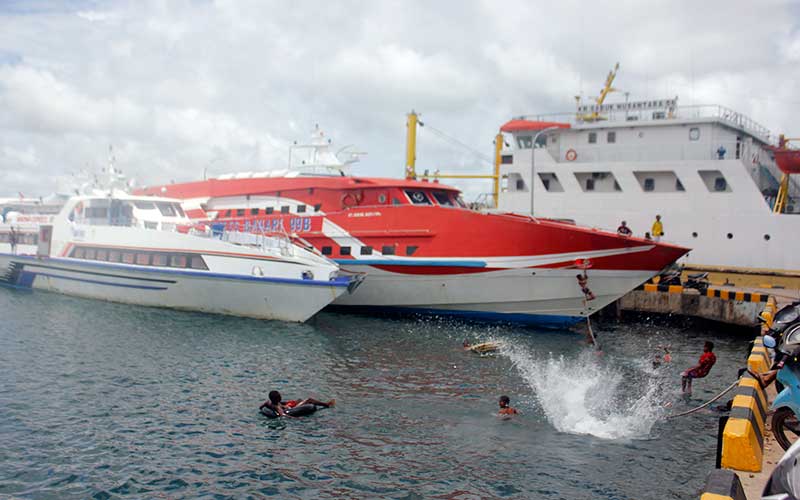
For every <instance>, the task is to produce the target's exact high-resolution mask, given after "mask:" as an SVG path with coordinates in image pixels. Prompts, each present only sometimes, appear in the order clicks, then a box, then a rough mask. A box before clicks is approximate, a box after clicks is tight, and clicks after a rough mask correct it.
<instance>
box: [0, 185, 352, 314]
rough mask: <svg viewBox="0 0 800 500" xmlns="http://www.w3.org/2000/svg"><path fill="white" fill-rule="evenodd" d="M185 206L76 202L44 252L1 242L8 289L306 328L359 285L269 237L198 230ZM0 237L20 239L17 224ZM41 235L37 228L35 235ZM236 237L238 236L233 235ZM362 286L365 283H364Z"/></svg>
mask: <svg viewBox="0 0 800 500" xmlns="http://www.w3.org/2000/svg"><path fill="white" fill-rule="evenodd" d="M192 226H193V224H192V222H191V221H190V220H189V218H188V217H187V216H186V214H185V213H184V212H183V210H182V208H181V206H180V202H179V201H177V200H172V199H168V198H155V197H147V196H131V195H128V194H125V193H122V192H117V191H114V192H113V193H112V192H109V193H98V194H94V195H85V196H76V197H73V198H71V199H70V200H69V201H68V202H67V203H66V204H65V205H64V206H63V208H62V210H61V211H60V212H59V213H58V214H57V215H56V216H54V217H53V219H52V221H47V222H45V221H42V222H41V223H39V224H38V225H37V226H36V230H37V238H36V241H35V242H29V241H25V242H24V244H23V243H22V242H19V241H18V240H17V245H15V246H14V247H13V248H12V245H11V241H10V240H9V239H8V238H7V239H6V240H5V241H0V281H2V282H5V283H7V284H10V285H12V286H17V287H28V288H37V289H43V290H49V291H55V292H59V293H64V294H68V295H76V296H80V297H87V298H97V299H104V300H111V301H115V302H124V303H129V304H138V305H147V306H159V307H168V308H175V309H186V310H195V311H204V312H212V313H221V314H231V315H237V316H248V317H254V318H262V319H279V320H286V321H305V320H306V319H308V318H310V317H311V316H312V315H314V314H315V313H316V312H317V311H319V310H320V309H322V308H323V307H325V306H326V305H328V304H329V303H330V302H332V301H333V300H334V299H336V298H337V297H338V296H340V295H341V294H342V293H344V292H345V291H347V289H348V286H349V285H350V284H351V283H352V280H351V279H350V278H345V277H338V266H337V265H336V264H335V263H333V262H331V261H329V260H328V259H326V258H324V257H321V256H319V255H316V254H314V253H312V252H309V251H307V250H305V249H303V248H300V247H298V246H296V245H293V244H292V243H291V242H289V241H288V240H282V239H280V238H275V237H267V236H264V235H249V234H248V235H244V236H243V237H242V238H240V241H233V239H235V238H231V240H225V241H223V240H222V239H218V238H215V237H213V236H212V234H211V233H210V232H207V231H202V230H199V231H198V230H196V229H194V228H193V227H192ZM13 227H14V231H13V233H12V231H11V228H12V225H11V224H6V223H4V224H0V232H3V233H4V234H6V235H11V234H14V235H18V234H19V231H20V226H19V224H18V223H15V224H14V225H13ZM32 227H33V226H32ZM233 236H236V234H235V233H234V235H233ZM356 284H357V282H356Z"/></svg>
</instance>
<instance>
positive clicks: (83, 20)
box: [0, 0, 800, 194]
mask: <svg viewBox="0 0 800 500" xmlns="http://www.w3.org/2000/svg"><path fill="white" fill-rule="evenodd" d="M798 14H800V9H799V8H798V6H797V5H796V4H794V3H791V2H782V1H767V2H745V1H727V2H721V1H711V2H699V3H697V2H695V3H692V2H688V1H678V2H673V1H655V2H647V3H644V2H639V1H626V2H615V3H613V4H612V5H611V6H609V5H603V4H601V3H599V2H595V3H590V4H587V3H585V2H577V1H566V2H548V3H540V2H512V3H508V2H504V3H497V2H489V1H477V0H473V1H466V2H433V3H431V2H417V1H411V2H359V1H348V2H337V3H335V4H331V3H329V2H303V3H300V4H298V3H293V4H290V3H287V2H271V3H265V2H261V1H215V2H198V1H184V2H156V1H152V2H147V1H144V2H138V1H137V2H129V3H125V2H115V3H93V2H70V3H65V4H61V5H58V6H57V7H53V6H52V5H51V4H49V3H46V2H42V3H30V2H20V3H6V4H3V5H0V110H2V112H0V194H5V193H11V194H13V193H15V192H17V191H23V192H25V193H26V194H27V193H29V192H31V193H41V194H46V193H47V192H49V191H51V190H52V189H54V188H55V183H54V178H55V177H56V176H58V175H62V174H65V173H68V172H73V171H77V170H79V169H82V168H85V167H86V165H87V164H88V165H89V166H92V167H98V166H101V165H104V164H105V163H106V161H107V158H106V157H107V148H108V144H113V145H114V151H115V155H116V158H117V164H118V165H119V166H120V167H122V168H123V169H124V170H125V171H126V172H128V174H129V175H131V176H133V177H135V178H136V179H137V180H138V181H139V182H146V183H156V182H168V181H169V180H171V179H176V180H189V179H195V178H198V177H200V176H202V173H203V170H204V169H208V170H209V171H210V172H211V173H222V172H228V171H236V170H252V169H266V168H275V167H280V166H283V165H285V162H286V159H287V151H288V146H289V144H291V142H292V141H293V140H304V139H306V137H307V136H308V133H309V132H310V130H311V128H312V127H313V125H314V124H315V123H319V124H320V125H321V126H322V127H323V128H324V129H325V130H326V131H327V133H328V135H329V136H331V137H333V138H334V140H335V141H336V142H337V143H338V144H340V145H344V144H351V143H355V144H357V145H358V147H359V148H360V149H363V150H367V151H368V152H369V155H368V156H367V157H366V158H365V160H364V161H363V162H362V163H361V164H360V166H357V167H356V170H355V171H356V172H357V173H361V174H365V175H375V176H400V175H402V172H403V163H404V140H405V123H404V120H405V114H406V113H407V112H408V111H410V110H411V109H412V108H413V109H416V110H417V111H420V112H421V113H422V116H423V120H424V121H425V122H426V123H428V124H429V125H430V126H432V127H435V128H437V129H440V130H443V131H446V132H447V133H448V134H450V135H452V136H454V137H457V138H458V139H459V140H460V141H461V142H464V143H466V144H468V145H470V146H471V147H472V148H473V149H476V150H479V151H481V152H483V153H484V155H486V156H491V154H492V139H493V137H494V134H495V133H496V131H497V129H498V127H499V126H500V125H501V124H502V123H504V122H505V121H506V120H508V119H509V118H511V117H512V116H516V115H521V114H528V113H548V112H556V111H571V110H572V109H573V107H574V99H573V96H574V95H576V94H578V93H582V94H583V95H585V96H587V97H588V96H593V95H596V93H597V91H598V90H599V88H600V86H601V85H602V83H603V80H604V78H605V74H606V73H607V72H608V70H609V69H610V68H611V67H612V66H613V64H614V63H615V62H617V61H619V62H620V64H621V70H620V73H619V76H618V78H617V81H616V86H617V87H618V88H620V89H621V90H623V91H626V92H630V95H631V98H645V97H668V96H675V95H678V96H680V102H681V103H682V104H700V103H719V104H723V105H726V106H729V107H731V108H734V109H737V110H739V111H741V112H744V113H745V114H748V115H749V116H750V117H751V118H753V119H755V120H756V121H758V122H760V123H762V124H763V125H765V126H767V127H769V128H770V129H772V130H773V131H775V132H786V133H787V134H789V135H797V132H798V131H797V130H796V128H797V126H796V125H795V116H794V112H793V110H794V109H795V108H796V105H797V102H798V100H800V99H798V98H797V97H795V95H794V88H793V87H794V82H796V81H798V76H800V74H799V73H800V71H799V70H798V69H797V66H798V65H797V63H798V60H800V36H798V19H799V17H798ZM418 159H419V165H420V167H421V168H423V169H424V168H430V169H434V168H442V169H443V170H453V169H461V170H463V171H464V172H475V171H479V170H481V169H483V170H486V169H487V166H486V164H485V163H484V162H483V161H482V160H481V159H480V158H478V157H477V156H476V155H474V154H473V153H471V152H470V151H468V150H466V149H463V148H457V147H454V146H452V144H449V143H447V142H444V141H442V140H440V138H439V137H438V136H437V135H436V134H435V133H433V130H432V129H430V128H429V129H425V128H423V129H422V130H421V132H420V148H419V154H418ZM462 187H464V188H466V189H467V190H468V191H469V192H470V193H473V194H474V193H477V192H479V191H487V190H488V189H489V187H488V184H486V183H479V182H464V183H463V184H462Z"/></svg>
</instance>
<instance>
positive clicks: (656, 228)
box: [650, 215, 664, 241]
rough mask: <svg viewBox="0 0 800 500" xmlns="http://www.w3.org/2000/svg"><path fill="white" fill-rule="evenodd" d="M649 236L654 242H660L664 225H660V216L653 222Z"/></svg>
mask: <svg viewBox="0 0 800 500" xmlns="http://www.w3.org/2000/svg"><path fill="white" fill-rule="evenodd" d="M650 234H651V235H652V236H653V239H654V240H655V241H661V237H662V236H664V225H663V224H662V223H661V216H660V215H656V221H655V222H653V228H652V229H651V230H650Z"/></svg>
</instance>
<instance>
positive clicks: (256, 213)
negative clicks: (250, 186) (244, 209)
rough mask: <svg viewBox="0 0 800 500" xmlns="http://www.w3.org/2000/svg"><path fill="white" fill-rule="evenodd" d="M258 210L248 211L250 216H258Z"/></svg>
mask: <svg viewBox="0 0 800 500" xmlns="http://www.w3.org/2000/svg"><path fill="white" fill-rule="evenodd" d="M258 212H259V210H258V209H257V208H251V209H250V215H258Z"/></svg>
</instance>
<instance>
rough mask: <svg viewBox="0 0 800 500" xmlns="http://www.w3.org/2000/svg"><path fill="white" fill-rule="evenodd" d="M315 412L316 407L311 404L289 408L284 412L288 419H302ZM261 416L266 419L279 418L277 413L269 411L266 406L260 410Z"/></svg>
mask: <svg viewBox="0 0 800 500" xmlns="http://www.w3.org/2000/svg"><path fill="white" fill-rule="evenodd" d="M315 411H317V407H316V406H314V405H312V404H305V405H300V406H295V407H294V408H289V409H288V410H286V414H287V415H289V416H290V417H303V416H306V415H311V414H312V413H314V412H315ZM261 414H262V415H264V416H265V417H267V418H278V416H279V415H278V414H277V413H275V412H274V411H272V410H270V409H269V408H267V407H266V406H265V407H264V408H261Z"/></svg>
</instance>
